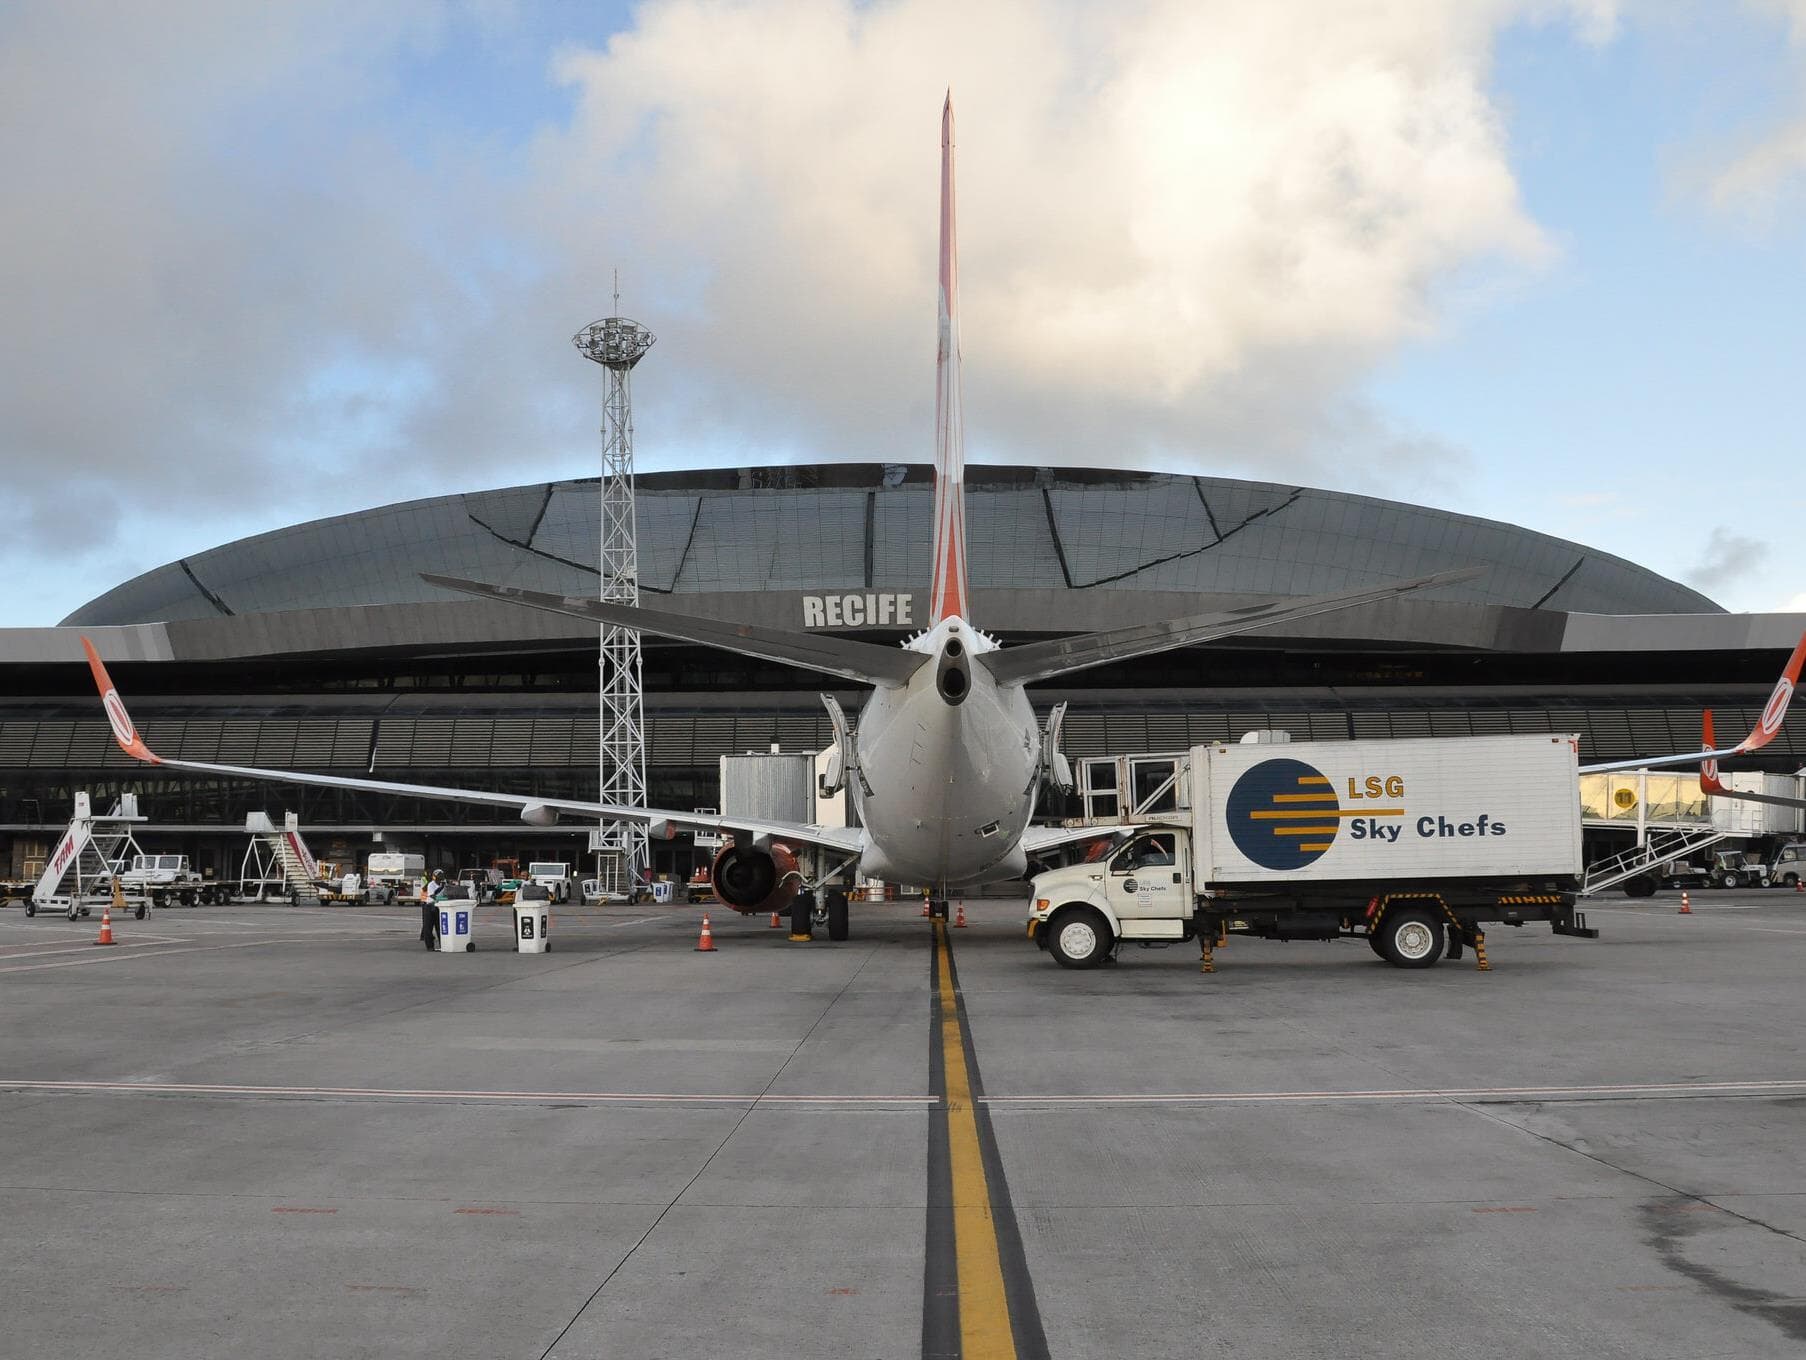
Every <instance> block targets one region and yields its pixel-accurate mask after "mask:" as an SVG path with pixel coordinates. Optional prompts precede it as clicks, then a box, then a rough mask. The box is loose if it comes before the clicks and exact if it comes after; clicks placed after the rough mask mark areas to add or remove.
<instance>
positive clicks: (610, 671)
mask: <svg viewBox="0 0 1806 1360" xmlns="http://www.w3.org/2000/svg"><path fill="white" fill-rule="evenodd" d="M620 305H621V295H620V293H619V292H618V291H617V292H616V294H615V306H616V308H617V309H619V307H620ZM653 339H654V336H653V334H652V332H651V331H649V330H647V329H646V328H645V327H644V326H641V325H639V324H638V323H637V322H633V321H629V320H628V319H627V318H626V317H623V316H611V317H608V318H606V319H604V320H602V321H598V322H595V323H594V324H593V325H589V326H585V327H584V328H583V329H582V330H580V331H578V332H577V334H576V335H574V336H572V337H571V343H572V344H574V345H576V346H577V348H578V349H580V350H582V351H583V357H584V358H586V359H593V360H594V361H595V362H596V363H599V364H601V365H602V367H603V368H605V369H606V370H607V371H608V377H607V386H606V387H605V388H604V390H603V398H602V555H601V558H600V559H599V560H600V565H601V578H602V579H601V586H602V590H601V598H602V599H604V600H607V601H610V602H613V603H619V604H634V605H637V604H638V603H639V602H640V563H639V550H638V548H637V546H636V541H637V540H636V526H635V518H634V504H633V390H632V385H631V383H630V382H629V378H628V375H629V374H630V373H632V371H633V366H634V365H635V364H637V363H638V362H639V361H640V359H641V357H642V356H644V354H645V353H646V351H647V350H649V349H651V348H652V342H653ZM598 665H599V667H600V672H601V673H600V677H599V678H600V682H601V683H600V690H601V696H602V697H601V717H602V740H601V751H600V773H601V776H602V778H601V790H600V793H599V794H598V795H597V796H598V798H599V799H600V801H602V802H604V803H615V804H619V805H622V806H625V807H645V806H646V718H645V705H644V703H643V702H642V700H641V696H640V635H639V633H638V632H637V631H636V630H635V629H632V628H617V627H614V626H612V625H610V624H603V625H602V654H601V657H600V660H599V662H598ZM595 848H596V850H597V851H598V853H599V854H600V871H601V879H602V882H601V885H600V886H601V889H602V891H603V892H604V893H605V894H609V893H628V892H632V891H633V889H634V887H635V885H636V884H637V883H638V882H639V873H640V871H641V870H642V869H644V868H645V866H646V828H645V827H644V826H642V825H640V824H639V823H635V822H608V821H605V822H603V823H602V826H601V830H600V833H599V835H598V836H597V838H596V845H595Z"/></svg>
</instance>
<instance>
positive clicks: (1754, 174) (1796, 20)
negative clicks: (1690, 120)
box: [1694, 0, 1806, 217]
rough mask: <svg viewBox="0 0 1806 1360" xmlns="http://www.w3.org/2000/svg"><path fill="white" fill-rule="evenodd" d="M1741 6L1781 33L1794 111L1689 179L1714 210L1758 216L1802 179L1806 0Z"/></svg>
mask: <svg viewBox="0 0 1806 1360" xmlns="http://www.w3.org/2000/svg"><path fill="white" fill-rule="evenodd" d="M1744 7H1745V8H1746V9H1749V10H1751V11H1753V12H1754V13H1755V14H1757V15H1759V16H1761V17H1762V18H1764V19H1766V20H1768V21H1769V22H1770V23H1772V24H1774V25H1776V26H1777V27H1780V28H1784V29H1785V30H1786V34H1787V45H1788V48H1789V50H1790V52H1791V54H1792V59H1793V63H1794V67H1795V73H1794V84H1795V90H1794V104H1795V108H1794V109H1793V111H1792V112H1791V114H1789V115H1787V116H1785V117H1782V118H1780V119H1777V120H1775V121H1773V122H1771V123H1770V125H1769V126H1768V127H1766V128H1764V129H1762V130H1761V131H1759V132H1756V133H1754V134H1753V135H1750V136H1746V137H1745V138H1744V139H1743V140H1742V142H1741V145H1739V146H1737V147H1736V148H1734V149H1733V148H1729V147H1727V148H1724V149H1721V150H1720V151H1719V152H1718V154H1717V155H1716V156H1715V157H1714V158H1713V161H1712V163H1711V164H1710V165H1709V166H1708V167H1707V168H1706V169H1704V171H1703V173H1701V172H1699V171H1697V170H1696V172H1695V176H1694V177H1695V178H1700V179H1703V183H1704V189H1705V194H1706V198H1707V200H1708V201H1709V202H1710V203H1711V205H1712V206H1713V207H1714V208H1717V209H1719V210H1721V211H1726V212H1740V213H1745V214H1754V215H1757V216H1759V217H1760V216H1766V215H1768V214H1771V213H1772V212H1773V211H1774V209H1775V207H1776V204H1777V201H1778V199H1779V198H1780V197H1781V196H1782V195H1784V194H1785V193H1786V192H1787V191H1789V190H1790V189H1793V190H1797V189H1798V187H1799V184H1800V179H1801V176H1802V174H1806V0H1744Z"/></svg>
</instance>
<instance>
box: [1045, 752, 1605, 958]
mask: <svg viewBox="0 0 1806 1360" xmlns="http://www.w3.org/2000/svg"><path fill="white" fill-rule="evenodd" d="M1576 746H1577V743H1576V741H1575V739H1573V738H1571V737H1567V736H1548V735H1539V736H1514V737H1468V738H1458V737H1449V738H1431V739H1427V740H1407V741H1346V742H1327V741H1325V742H1299V743H1291V742H1262V743H1259V744H1252V743H1244V744H1239V745H1231V744H1228V743H1222V742H1219V743H1213V744H1211V745H1208V746H1197V747H1193V748H1192V750H1191V751H1190V753H1189V754H1188V756H1187V757H1185V758H1184V759H1183V760H1182V761H1181V762H1180V763H1179V765H1178V766H1177V772H1176V783H1177V792H1178V795H1179V796H1178V799H1177V802H1178V806H1177V807H1175V808H1174V809H1173V811H1172V812H1171V813H1169V814H1165V815H1163V816H1162V817H1161V818H1160V819H1159V820H1158V821H1154V822H1148V823H1143V824H1140V825H1137V826H1135V827H1133V828H1123V827H1114V828H1109V831H1110V832H1111V834H1112V835H1113V837H1115V838H1117V843H1115V844H1109V845H1105V846H1102V847H1099V851H1100V852H1099V853H1096V854H1094V856H1093V857H1092V858H1091V859H1089V860H1088V861H1087V862H1084V863H1080V864H1074V865H1070V866H1068V867H1066V868H1063V869H1055V870H1051V871H1049V872H1047V873H1043V874H1038V875H1036V876H1035V878H1034V880H1033V893H1034V896H1033V900H1032V904H1031V911H1030V917H1029V933H1030V935H1031V937H1032V938H1033V939H1034V940H1035V941H1036V942H1037V943H1039V944H1040V945H1041V946H1042V947H1043V948H1044V949H1046V950H1047V951H1048V952H1049V953H1051V954H1052V955H1053V956H1054V958H1055V959H1056V960H1057V961H1058V962H1059V963H1061V964H1063V965H1065V966H1066V967H1068V968H1094V967H1096V966H1097V965H1098V964H1100V963H1103V962H1104V961H1105V960H1106V959H1108V958H1110V957H1111V956H1112V954H1113V953H1114V951H1115V950H1116V948H1117V946H1118V944H1119V943H1120V942H1122V941H1125V940H1133V941H1138V942H1142V943H1159V942H1165V941H1174V940H1189V939H1196V940H1197V941H1198V942H1199V947H1200V949H1201V950H1202V952H1203V958H1204V970H1205V971H1206V972H1211V971H1214V966H1213V951H1214V950H1215V949H1216V948H1217V947H1218V946H1219V945H1220V944H1221V943H1223V942H1225V940H1226V936H1227V935H1229V934H1239V935H1253V936H1258V937H1260V938H1263V939H1270V940H1330V939H1335V938H1336V937H1337V936H1342V935H1347V936H1364V937H1365V938H1366V939H1367V941H1368V943H1369V944H1370V945H1371V946H1372V947H1373V950H1374V952H1375V953H1377V954H1379V955H1380V957H1381V958H1383V959H1385V960H1386V961H1387V962H1388V963H1391V964H1394V965H1396V966H1398V967H1400V968H1427V967H1429V966H1430V965H1431V964H1433V963H1435V962H1436V961H1437V959H1439V958H1441V957H1442V955H1443V952H1444V949H1445V948H1446V949H1447V951H1448V954H1449V956H1450V957H1451V958H1456V957H1459V956H1460V953H1461V950H1462V948H1463V946H1466V947H1470V948H1472V949H1473V950H1474V951H1475V954H1476V956H1477V957H1478V960H1479V962H1480V964H1481V966H1482V967H1485V966H1486V954H1485V937H1484V935H1483V934H1482V933H1481V927H1482V925H1484V924H1485V923H1486V922H1489V921H1502V922H1504V923H1505V924H1507V925H1513V926H1519V925H1522V924H1523V923H1524V922H1526V921H1548V922H1550V924H1551V925H1552V926H1553V927H1554V928H1555V931H1556V933H1558V934H1564V935H1586V936H1593V935H1596V934H1597V932H1596V931H1592V930H1589V929H1588V928H1587V927H1586V925H1585V922H1584V920H1583V918H1582V917H1581V916H1580V915H1579V913H1577V912H1576V911H1575V910H1574V900H1575V899H1574V890H1575V888H1576V886H1577V880H1578V877H1579V874H1580V872H1581V859H1580V798H1579V786H1578V782H1577V781H1578V775H1577V768H1576V755H1575V752H1576Z"/></svg>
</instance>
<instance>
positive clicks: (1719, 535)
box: [1686, 524, 1769, 595]
mask: <svg viewBox="0 0 1806 1360" xmlns="http://www.w3.org/2000/svg"><path fill="white" fill-rule="evenodd" d="M1768 556H1769V548H1768V545H1767V544H1766V543H1764V542H1762V540H1761V539H1757V538H1751V537H1749V536H1748V535H1747V534H1738V533H1733V532H1732V531H1731V530H1730V529H1728V528H1726V527H1725V526H1724V525H1722V524H1721V525H1719V526H1718V527H1717V528H1715V529H1713V530H1712V532H1711V533H1710V534H1708V535H1707V536H1706V545H1705V548H1704V549H1703V550H1702V551H1701V553H1700V558H1699V561H1698V562H1697V563H1696V564H1695V565H1694V566H1693V568H1692V570H1690V571H1689V572H1688V573H1687V577H1686V579H1687V580H1688V581H1689V582H1690V583H1692V584H1693V585H1695V586H1697V587H1698V588H1699V589H1700V590H1702V591H1704V592H1706V593H1707V594H1708V595H1710V594H1712V593H1714V592H1716V591H1720V590H1723V589H1725V588H1726V587H1728V586H1733V585H1736V584H1737V583H1738V582H1739V581H1742V580H1743V579H1744V578H1746V577H1748V576H1749V575H1750V573H1751V572H1753V571H1755V570H1756V569H1757V568H1758V567H1760V566H1761V565H1762V564H1763V563H1764V562H1765V561H1767V560H1768Z"/></svg>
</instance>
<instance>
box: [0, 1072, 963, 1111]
mask: <svg viewBox="0 0 1806 1360" xmlns="http://www.w3.org/2000/svg"><path fill="white" fill-rule="evenodd" d="M0 1091H76V1092H85V1093H90V1094H107V1093H112V1094H126V1095H191V1096H192V1095H201V1096H351V1097H361V1098H365V1099H376V1100H481V1101H488V1102H491V1103H496V1104H509V1103H513V1104H541V1103H543V1102H545V1101H548V1100H551V1101H566V1102H571V1103H581V1104H586V1105H640V1104H664V1105H932V1104H933V1103H934V1097H933V1096H791V1095H758V1094H748V1095H692V1094H688V1093H684V1092H677V1091H639V1092H635V1091H431V1090H420V1091H415V1090H407V1089H402V1088H394V1087H383V1086H237V1085H225V1084H220V1083H212V1082H155V1081H12V1080H8V1079H6V1078H3V1077H0Z"/></svg>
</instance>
